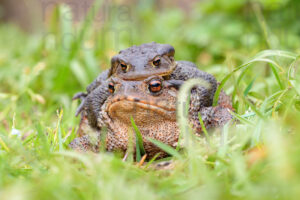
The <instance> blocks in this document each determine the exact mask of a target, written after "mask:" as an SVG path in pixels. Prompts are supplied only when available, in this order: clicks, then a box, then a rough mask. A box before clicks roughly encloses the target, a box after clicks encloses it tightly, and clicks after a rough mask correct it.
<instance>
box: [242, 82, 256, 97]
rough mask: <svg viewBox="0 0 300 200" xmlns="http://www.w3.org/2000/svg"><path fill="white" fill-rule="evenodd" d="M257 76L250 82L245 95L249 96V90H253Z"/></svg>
mask: <svg viewBox="0 0 300 200" xmlns="http://www.w3.org/2000/svg"><path fill="white" fill-rule="evenodd" d="M255 79H256V78H254V79H253V80H252V81H251V82H250V83H249V85H248V86H247V87H246V89H245V91H244V96H247V95H248V93H249V91H250V90H251V88H252V86H253V83H254V81H255Z"/></svg>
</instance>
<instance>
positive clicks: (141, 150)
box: [130, 117, 146, 162]
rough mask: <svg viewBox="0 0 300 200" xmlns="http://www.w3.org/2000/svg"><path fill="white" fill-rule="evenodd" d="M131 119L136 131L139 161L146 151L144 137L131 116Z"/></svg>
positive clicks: (137, 158) (137, 157)
mask: <svg viewBox="0 0 300 200" xmlns="http://www.w3.org/2000/svg"><path fill="white" fill-rule="evenodd" d="M130 121H131V125H132V127H133V129H134V132H135V140H136V142H135V148H136V161H137V162H139V161H140V160H141V157H142V155H144V154H145V153H146V152H145V149H144V145H143V137H142V134H141V132H140V130H139V128H138V127H137V125H136V124H135V122H134V119H133V118H132V117H130Z"/></svg>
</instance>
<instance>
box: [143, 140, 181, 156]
mask: <svg viewBox="0 0 300 200" xmlns="http://www.w3.org/2000/svg"><path fill="white" fill-rule="evenodd" d="M147 140H148V141H150V142H151V143H153V144H154V145H155V146H157V147H158V148H160V149H161V150H163V151H164V152H166V153H167V154H169V155H171V156H173V157H175V158H178V159H181V155H180V154H179V152H178V151H176V150H175V149H174V148H172V147H170V146H169V145H166V144H165V143H163V142H161V141H158V140H155V139H152V138H147Z"/></svg>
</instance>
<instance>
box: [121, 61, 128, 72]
mask: <svg viewBox="0 0 300 200" xmlns="http://www.w3.org/2000/svg"><path fill="white" fill-rule="evenodd" d="M120 65H121V69H122V71H123V72H127V68H128V66H127V65H126V64H125V63H123V62H121V63H120Z"/></svg>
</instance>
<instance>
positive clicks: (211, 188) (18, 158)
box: [0, 1, 300, 200]
mask: <svg viewBox="0 0 300 200" xmlns="http://www.w3.org/2000/svg"><path fill="white" fill-rule="evenodd" d="M218 2H219V1H218ZM291 2H292V1H291ZM266 4H267V3H266ZM199 5H200V4H199ZM202 5H203V9H206V12H207V13H205V12H204V11H203V16H202V19H198V18H197V17H195V16H194V15H192V17H191V18H189V17H186V16H185V15H184V14H183V13H182V12H181V11H179V10H176V9H175V10H173V11H171V10H168V9H166V10H164V11H165V12H156V11H155V9H153V8H152V7H151V5H146V4H141V3H140V4H138V5H137V6H136V8H135V9H136V11H135V12H134V13H132V14H133V15H134V17H136V21H134V22H122V23H121V22H120V21H109V22H108V23H107V24H105V25H104V26H106V27H115V26H116V27H120V25H122V26H126V23H129V24H130V25H132V26H133V27H135V28H136V29H137V30H139V31H142V34H138V32H134V33H132V34H133V41H130V40H129V39H128V37H127V36H126V35H125V36H121V38H120V41H119V47H116V46H112V44H110V43H109V42H108V44H106V43H105V45H104V43H102V42H103V40H102V37H103V36H104V35H105V38H106V41H113V39H112V37H113V36H112V35H111V34H110V33H109V32H105V31H103V30H98V29H96V28H93V27H92V26H91V23H90V22H87V21H86V22H85V23H84V24H83V25H82V26H73V25H72V23H71V22H70V21H64V20H65V18H64V17H63V16H62V15H63V13H64V12H65V11H66V10H68V9H69V8H68V7H66V6H63V7H59V8H57V10H56V12H54V14H53V16H52V23H51V26H49V27H47V29H46V30H47V31H48V32H51V34H47V35H45V34H41V33H37V34H26V33H23V32H22V31H20V30H18V29H17V28H15V27H14V26H9V25H1V26H0V82H1V85H0V199H1V200H2V199H3V200H5V199H72V200H73V199H141V198H143V199H154V198H155V199H199V198H202V199H297V198H298V197H299V195H300V194H299V193H300V192H299V191H300V182H299V180H300V159H299V153H300V146H299V143H300V135H299V133H300V124H299V121H300V91H299V88H300V81H299V80H300V77H299V69H298V63H299V59H298V58H299V55H298V53H299V49H297V47H296V46H294V43H297V41H298V39H299V36H298V35H297V34H296V33H294V32H293V30H294V29H292V28H291V30H290V32H288V33H287V34H288V35H293V38H295V39H294V42H292V43H291V44H290V43H288V44H287V45H286V46H284V45H282V46H276V44H277V43H274V44H268V46H272V47H274V46H276V48H277V49H282V50H274V49H272V50H265V49H266V48H267V47H266V46H264V45H263V43H264V42H265V40H266V38H265V37H267V39H268V43H272V41H274V37H276V34H275V33H271V32H268V34H267V35H265V34H264V31H263V30H262V32H261V33H260V32H258V33H257V32H256V33H257V34H256V35H252V36H253V37H252V36H251V37H250V36H249V37H250V38H257V40H255V41H256V42H254V43H251V44H250V45H249V46H248V47H247V48H245V45H244V44H243V42H242V41H243V40H242V39H241V40H238V39H237V38H239V35H238V34H239V30H240V27H248V28H249V29H250V28H251V27H255V26H254V24H256V23H258V21H256V20H257V19H256V18H255V15H254V19H252V18H250V20H249V21H248V22H247V24H243V23H242V22H241V21H243V18H242V17H243V16H240V15H239V17H241V18H242V20H241V21H237V20H234V19H233V18H232V16H233V15H235V14H236V12H238V11H236V10H235V9H234V8H236V6H243V5H242V4H241V5H236V6H234V5H233V3H232V4H230V5H227V7H226V8H224V9H222V7H220V5H218V6H219V7H218V9H220V10H219V14H216V13H214V14H210V12H213V9H214V7H212V5H211V4H209V5H205V6H204V4H201V6H202ZM284 5H285V4H284ZM152 6H153V5H152ZM201 6H197V7H195V8H194V9H195V10H194V11H193V12H196V11H197V9H199V7H201ZM228 6H231V7H228ZM287 7H288V5H287ZM227 9H229V10H230V11H228V10H227ZM257 9H259V8H255V9H254V11H253V12H258V11H257ZM279 9H282V13H285V11H286V10H284V9H285V7H284V6H283V7H279ZM230 12H232V13H230ZM196 13H197V12H196ZM192 14H193V13H192ZM263 14H265V15H266V19H263V18H261V17H260V18H259V20H267V21H259V23H261V24H263V25H264V28H265V27H266V26H267V25H268V22H269V21H268V18H267V16H273V15H275V14H276V11H268V10H267V11H265V13H263ZM218 15H222V16H223V17H221V18H220V17H219V16H218ZM153 16H154V17H153ZM157 18H160V19H161V20H155V19H157ZM145 20H146V22H145V23H141V21H145ZM222 20H223V21H222ZM206 21H208V22H209V23H208V24H207V23H206ZM270 21H272V20H270ZM184 22H186V23H185V26H184V28H185V31H184V34H178V33H182V32H183V31H182V29H181V28H179V27H180V26H179V25H180V24H182V23H184ZM291 22H292V20H291ZM289 26H291V27H293V25H292V24H289ZM161 27H164V30H165V31H164V32H158V31H157V28H161ZM177 27H178V28H177ZM216 27H221V28H222V27H223V28H222V30H226V31H229V33H233V34H237V35H235V37H230V34H229V35H227V34H228V33H227V32H226V31H224V34H222V35H216V34H217V32H216V31H215V30H216V29H215V28H216ZM224 27H225V28H224ZM230 27H233V30H231V29H230ZM227 28H228V29H227ZM273 28H274V29H273ZM229 29H230V30H229ZM267 29H268V30H276V24H275V25H273V24H271V25H270V27H267ZM209 31H211V32H209ZM67 33H72V34H74V35H75V36H76V37H74V38H75V39H74V38H71V39H70V40H67V41H64V40H62V37H63V35H64V34H67ZM196 33H197V34H199V37H195V35H197V34H196ZM76 34H78V37H77V35H76ZM270 34H273V35H272V39H271V38H268V37H271V36H270ZM178 35H179V36H178ZM210 35H212V36H213V37H214V38H212V39H211V38H209V37H210ZM201 38H207V41H208V43H207V44H206V43H205V41H202V40H201ZM241 38H242V37H241ZM152 40H155V41H157V42H165V43H170V44H173V45H174V46H175V49H176V59H177V60H180V59H186V60H192V61H195V62H197V64H199V65H200V66H201V67H202V66H203V69H204V70H206V71H208V72H210V73H212V74H214V75H215V76H216V77H217V79H218V80H219V81H220V82H221V87H222V88H224V90H225V91H226V92H227V93H228V94H231V95H232V102H233V105H234V108H235V113H234V114H233V115H234V117H235V119H236V120H235V121H232V122H231V123H229V124H227V125H226V126H224V127H223V128H222V129H218V130H208V137H209V143H208V140H207V138H206V137H194V136H193V135H192V134H191V132H190V130H189V129H182V131H181V134H182V137H183V138H182V141H183V144H182V145H183V146H184V147H185V150H184V151H180V152H178V151H176V150H174V149H172V150H170V149H169V153H170V154H171V155H173V159H174V161H175V163H176V165H175V168H174V169H173V170H170V171H157V170H153V169H151V167H140V166H139V165H138V164H136V163H132V162H130V161H129V162H123V161H122V158H120V156H118V154H111V153H107V152H101V153H99V154H91V153H87V154H78V153H75V152H73V151H72V150H70V149H69V148H68V144H69V143H70V141H72V139H74V138H75V137H76V129H77V128H78V123H79V119H78V118H75V116H74V114H75V111H76V108H77V106H78V102H72V101H71V98H72V95H73V94H75V93H76V92H78V91H83V90H84V89H85V87H86V85H87V84H88V83H89V82H91V81H92V80H93V79H94V78H95V76H96V74H98V73H100V72H101V70H103V69H105V68H107V67H108V66H109V59H110V57H111V55H113V54H114V53H116V52H117V50H118V49H119V48H124V47H127V46H130V45H131V42H133V43H142V42H148V41H152ZM82 45H87V46H91V47H92V48H91V49H90V50H84V49H82V48H80V47H81V46H82ZM298 48H299V47H298ZM219 49H221V51H220V50H219ZM223 50H224V51H223ZM203 52H205V54H203ZM293 52H295V53H293ZM224 61H225V62H224ZM205 63H206V65H205ZM98 64H100V65H101V68H99V67H98ZM193 84H194V83H193ZM186 87H189V85H186ZM218 94H219V93H217V94H216V98H217V96H218ZM181 95H182V97H180V99H179V100H181V101H182V100H186V98H187V93H186V92H183V93H182V94H181ZM182 113H184V110H182ZM182 116H183V115H182V114H179V117H182ZM180 120H181V121H180V123H182V124H183V125H185V123H186V121H185V119H184V118H182V119H181V118H180ZM133 124H134V123H133ZM137 128H138V127H137ZM186 137H189V143H188V145H185V144H186V143H184V141H185V139H186ZM153 142H154V143H156V144H157V145H158V146H160V147H161V148H165V149H167V147H165V146H164V145H163V144H161V143H159V142H157V141H153ZM141 146H142V145H141ZM129 160H130V159H129Z"/></svg>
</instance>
